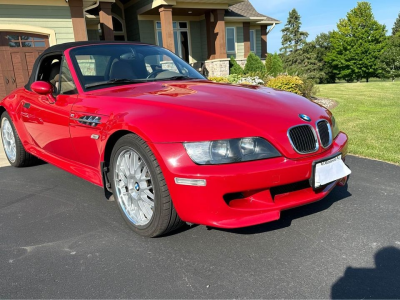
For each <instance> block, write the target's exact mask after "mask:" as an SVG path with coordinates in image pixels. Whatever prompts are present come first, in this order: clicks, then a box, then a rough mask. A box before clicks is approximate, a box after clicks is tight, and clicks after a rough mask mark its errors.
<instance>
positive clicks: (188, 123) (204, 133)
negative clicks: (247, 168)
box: [91, 80, 330, 157]
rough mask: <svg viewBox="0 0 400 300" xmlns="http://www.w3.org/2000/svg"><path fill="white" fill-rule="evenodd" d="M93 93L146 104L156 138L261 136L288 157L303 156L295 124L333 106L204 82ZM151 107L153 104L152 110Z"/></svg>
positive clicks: (273, 92) (325, 112)
mask: <svg viewBox="0 0 400 300" xmlns="http://www.w3.org/2000/svg"><path fill="white" fill-rule="evenodd" d="M91 95H93V96H94V97H96V98H97V97H107V98H109V97H110V98H113V101H114V103H115V104H116V105H117V103H118V104H120V105H123V106H125V109H126V105H127V102H129V103H132V105H133V106H132V109H134V107H135V105H136V107H138V108H139V107H143V108H142V109H141V111H142V112H143V115H142V117H144V116H145V115H149V114H150V115H151V116H149V117H150V119H152V124H154V125H156V124H158V126H161V127H159V130H160V135H158V136H153V137H152V138H151V140H152V141H153V142H183V141H203V140H216V139H226V138H238V137H249V136H261V137H264V138H266V139H267V140H269V141H270V142H271V143H272V144H274V146H275V147H277V148H278V150H280V151H281V152H284V153H285V154H286V155H287V156H288V157H298V154H297V153H296V152H295V151H294V150H293V149H292V147H291V145H290V142H289V140H288V138H287V131H288V129H289V128H290V127H292V126H295V125H299V124H306V123H307V124H311V125H312V126H313V127H314V128H315V122H316V121H317V120H319V119H322V118H324V119H328V120H329V119H330V112H329V111H328V110H326V109H325V108H323V107H321V106H319V105H317V104H315V103H313V102H312V101H310V100H308V99H306V98H303V97H300V96H298V95H295V94H292V93H287V92H283V91H278V90H274V89H270V88H265V87H260V86H243V85H240V86H239V85H229V84H219V83H213V82H210V81H205V80H201V81H173V82H151V83H145V84H137V85H129V86H123V87H114V88H109V89H103V90H99V91H96V92H92V93H91ZM117 100H119V101H117ZM149 106H150V107H153V109H152V110H150V111H149V109H148V107H149ZM155 111H157V113H156V112H155ZM154 114H156V116H155V115H154ZM299 114H305V115H308V116H309V117H311V120H312V121H311V122H310V123H308V122H305V121H303V120H302V119H300V117H299ZM157 117H158V118H161V119H162V120H161V121H160V120H159V119H156V118H157ZM154 125H153V126H154ZM148 126H151V123H149V124H148ZM161 132H162V134H161Z"/></svg>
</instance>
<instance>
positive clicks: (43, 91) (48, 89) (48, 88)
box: [31, 81, 53, 95]
mask: <svg viewBox="0 0 400 300" xmlns="http://www.w3.org/2000/svg"><path fill="white" fill-rule="evenodd" d="M31 89H32V91H34V92H35V93H36V94H39V95H51V94H53V86H52V85H51V84H50V83H48V82H46V81H35V82H34V83H32V84H31Z"/></svg>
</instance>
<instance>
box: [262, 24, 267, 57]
mask: <svg viewBox="0 0 400 300" xmlns="http://www.w3.org/2000/svg"><path fill="white" fill-rule="evenodd" d="M267 29H268V26H267V25H261V58H266V57H267Z"/></svg>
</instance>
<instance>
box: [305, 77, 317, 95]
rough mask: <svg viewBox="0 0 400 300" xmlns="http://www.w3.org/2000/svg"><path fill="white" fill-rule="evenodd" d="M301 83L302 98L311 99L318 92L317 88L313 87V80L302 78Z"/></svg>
mask: <svg viewBox="0 0 400 300" xmlns="http://www.w3.org/2000/svg"><path fill="white" fill-rule="evenodd" d="M302 81H303V84H302V85H301V94H302V96H303V97H306V98H308V99H311V98H312V97H314V96H315V95H316V94H317V93H318V92H319V88H318V87H317V86H316V85H315V81H314V80H312V79H307V78H302Z"/></svg>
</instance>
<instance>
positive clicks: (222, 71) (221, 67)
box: [194, 58, 265, 77]
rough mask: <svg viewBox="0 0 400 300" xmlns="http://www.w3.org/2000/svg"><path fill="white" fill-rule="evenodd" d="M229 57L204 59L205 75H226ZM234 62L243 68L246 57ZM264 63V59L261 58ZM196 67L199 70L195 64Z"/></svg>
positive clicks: (227, 73)
mask: <svg viewBox="0 0 400 300" xmlns="http://www.w3.org/2000/svg"><path fill="white" fill-rule="evenodd" d="M229 61H230V59H229V58H225V59H214V60H207V61H205V69H206V70H205V75H206V76H207V77H221V76H222V77H226V76H228V75H229ZM236 62H237V63H238V64H239V66H241V67H242V68H244V66H245V65H246V59H237V60H236ZM262 62H263V63H265V60H262ZM197 65H198V64H197ZM194 67H195V68H196V69H198V70H200V69H199V68H198V67H197V66H194Z"/></svg>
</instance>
